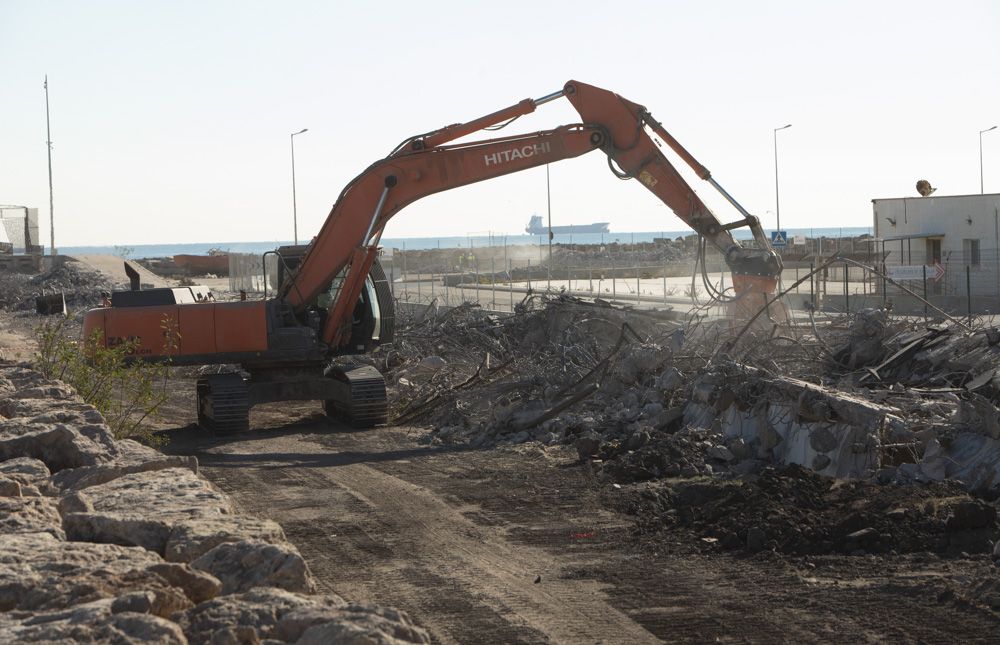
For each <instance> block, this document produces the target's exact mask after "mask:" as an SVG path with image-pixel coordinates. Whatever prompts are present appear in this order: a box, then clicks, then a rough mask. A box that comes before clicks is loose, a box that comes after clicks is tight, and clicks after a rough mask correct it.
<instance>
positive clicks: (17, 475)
mask: <svg viewBox="0 0 1000 645" xmlns="http://www.w3.org/2000/svg"><path fill="white" fill-rule="evenodd" d="M0 476H3V477H5V478H7V479H13V480H14V481H16V482H19V483H20V484H21V485H22V486H38V487H43V486H44V485H45V484H46V483H47V482H48V481H49V477H51V476H52V474H51V473H50V472H49V469H48V467H46V465H45V462H43V461H41V460H40V459H32V458H31V457H18V458H16V459H8V460H7V461H0Z"/></svg>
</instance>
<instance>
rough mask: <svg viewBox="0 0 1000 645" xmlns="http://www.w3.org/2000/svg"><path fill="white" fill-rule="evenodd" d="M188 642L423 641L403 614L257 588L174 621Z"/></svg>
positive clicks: (329, 598) (333, 598) (425, 638)
mask: <svg viewBox="0 0 1000 645" xmlns="http://www.w3.org/2000/svg"><path fill="white" fill-rule="evenodd" d="M176 618H177V621H178V623H179V624H180V625H181V627H182V628H183V630H184V633H185V634H186V635H187V637H188V639H189V640H190V642H192V643H237V642H239V643H253V642H261V641H265V640H271V641H272V642H286V643H299V644H302V645H304V644H307V643H323V644H327V643H358V644H361V643H365V644H369V643H370V644H381V643H385V644H392V643H429V642H430V638H429V637H428V635H427V633H426V632H425V631H424V630H422V629H420V628H419V627H417V626H415V625H414V624H413V622H412V621H411V620H410V618H409V617H408V616H407V615H406V614H405V613H403V612H400V611H397V610H395V609H387V608H377V607H372V606H369V605H361V604H350V605H348V604H346V603H344V601H343V600H341V599H340V598H338V597H336V596H319V597H316V596H313V597H308V598H306V597H302V596H296V595H294V594H291V593H288V592H286V591H282V590H280V589H264V588H258V589H254V590H252V591H249V592H246V593H242V594H235V595H229V596H221V597H219V598H216V599H215V600H212V601H210V602H206V603H202V604H200V605H198V606H197V607H194V608H193V609H189V610H187V611H185V612H183V613H181V614H179V615H178V616H177V617H176Z"/></svg>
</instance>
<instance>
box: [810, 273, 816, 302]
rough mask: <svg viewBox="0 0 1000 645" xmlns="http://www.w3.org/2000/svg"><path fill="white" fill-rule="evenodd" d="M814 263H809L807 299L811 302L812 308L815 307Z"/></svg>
mask: <svg viewBox="0 0 1000 645" xmlns="http://www.w3.org/2000/svg"><path fill="white" fill-rule="evenodd" d="M815 271H816V263H815V262H810V263H809V301H810V302H811V303H812V306H813V309H815V308H816V273H815Z"/></svg>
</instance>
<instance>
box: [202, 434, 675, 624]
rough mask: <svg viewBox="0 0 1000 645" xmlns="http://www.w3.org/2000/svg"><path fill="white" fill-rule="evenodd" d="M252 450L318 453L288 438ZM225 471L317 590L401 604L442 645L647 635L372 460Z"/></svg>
mask: <svg viewBox="0 0 1000 645" xmlns="http://www.w3.org/2000/svg"><path fill="white" fill-rule="evenodd" d="M275 444H280V446H279V445H275ZM246 446H247V444H241V445H240V448H241V449H242V448H245V447H246ZM253 447H254V451H255V452H260V453H266V452H269V451H274V452H276V453H277V452H283V453H298V454H302V453H307V452H317V453H318V452H321V451H322V449H321V448H320V447H319V446H317V445H315V444H314V443H312V442H308V441H301V440H296V439H294V438H291V437H283V438H280V439H279V438H275V439H272V440H268V441H264V442H254V444H253ZM207 468H208V469H211V466H208V467H207ZM224 470H225V472H224V473H220V475H222V478H221V479H220V481H219V483H220V484H221V485H223V486H224V487H225V488H230V489H231V491H230V492H232V493H233V494H234V495H236V497H237V500H238V501H242V502H244V503H248V504H250V505H252V506H254V507H256V508H251V509H249V510H253V511H255V512H258V513H261V512H263V513H264V514H267V515H269V516H271V517H274V518H275V519H277V520H278V521H279V522H281V523H282V524H283V526H284V527H285V530H286V532H288V533H289V538H290V539H291V540H292V541H293V542H295V543H296V544H297V545H298V546H299V548H300V549H301V550H302V552H303V555H305V557H306V559H307V560H308V561H309V562H310V565H311V566H312V567H313V569H314V572H315V573H316V574H317V576H318V577H319V578H320V580H321V581H322V583H323V585H324V586H325V587H327V588H328V589H330V590H332V591H335V592H337V593H340V594H342V595H344V596H345V597H348V598H351V599H352V600H369V601H379V602H390V603H395V604H398V605H400V606H402V607H403V608H410V609H411V611H413V613H414V614H416V615H418V616H419V617H420V620H421V621H422V622H423V623H424V624H425V626H427V627H428V628H429V629H430V630H431V631H432V633H434V635H435V637H436V638H437V639H438V640H440V641H442V642H470V641H472V640H482V639H484V638H485V639H487V640H490V641H500V640H502V641H519V642H558V643H584V642H587V643H612V642H615V643H620V642H629V643H648V642H658V639H656V638H655V637H654V636H653V635H652V634H650V633H649V632H648V631H646V630H645V629H643V628H642V627H641V626H640V625H639V624H638V623H636V622H635V621H634V620H632V618H630V617H629V616H627V615H626V614H624V613H622V612H621V611H619V610H617V609H615V608H614V607H613V606H612V605H611V604H610V603H609V602H608V598H607V596H606V595H605V593H604V590H603V586H602V585H600V584H599V583H596V582H594V581H590V580H579V579H566V578H564V577H563V564H562V563H560V562H559V561H558V560H557V559H556V558H554V557H553V555H552V554H550V553H548V552H547V551H545V550H543V549H541V548H538V547H533V546H525V545H518V544H514V543H512V542H511V541H509V540H508V539H507V536H506V535H505V532H504V531H502V530H500V529H498V528H497V527H492V526H485V527H484V526H480V525H478V524H476V523H475V522H473V521H472V520H470V519H469V517H467V515H466V513H470V511H474V509H470V508H463V507H461V506H456V505H454V504H450V503H448V502H446V501H444V500H442V499H441V498H440V497H438V496H437V495H435V494H434V493H433V492H431V491H429V490H428V489H426V488H423V487H421V486H418V485H415V484H412V483H410V482H407V481H405V480H403V479H400V478H398V477H394V476H392V475H390V474H387V473H385V472H382V471H380V470H378V469H376V468H373V467H370V466H368V465H365V464H361V463H353V464H346V465H338V466H326V467H323V466H319V467H302V466H301V465H300V464H290V465H287V466H286V465H283V464H280V463H279V462H271V463H264V464H260V465H259V466H258V467H250V468H244V467H241V468H232V469H230V468H226V469H224ZM236 480H238V481H236ZM317 491H327V492H328V493H329V495H328V503H326V504H323V505H321V506H317V505H316V503H315V502H316V496H317V495H316V494H317ZM470 514H472V515H474V512H472V513H470ZM374 570H377V575H373V574H374ZM359 574H360V575H359ZM538 577H540V582H538V583H536V582H535V580H536V578H538Z"/></svg>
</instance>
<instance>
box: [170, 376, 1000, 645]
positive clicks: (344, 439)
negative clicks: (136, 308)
mask: <svg viewBox="0 0 1000 645" xmlns="http://www.w3.org/2000/svg"><path fill="white" fill-rule="evenodd" d="M192 390H193V387H192V384H191V383H190V382H188V383H184V382H178V383H177V390H176V392H175V393H174V396H173V398H172V400H171V408H170V409H169V410H168V417H169V418H170V423H167V424H164V425H163V426H162V430H163V435H164V436H165V437H166V438H167V440H168V444H167V445H166V446H165V450H166V451H168V452H172V453H179V454H193V455H196V456H197V457H198V459H199V461H200V463H201V465H202V469H203V472H204V473H205V475H206V476H207V477H209V479H211V480H212V481H213V482H215V483H216V484H217V485H218V486H220V487H221V488H222V489H223V490H225V491H226V492H227V493H229V494H231V495H232V496H233V497H234V499H235V500H236V502H237V503H238V504H239V505H241V506H242V507H243V508H244V509H245V510H246V511H248V512H250V513H252V514H256V515H258V516H261V517H268V518H271V519H274V520H276V521H278V522H279V523H280V524H281V525H282V526H283V527H284V529H285V531H286V532H287V534H288V537H289V539H291V540H292V541H293V542H294V543H295V544H296V545H297V546H298V547H299V549H300V550H301V551H302V553H303V555H304V556H305V558H306V560H307V561H308V562H309V564H310V566H311V567H312V569H313V572H314V573H315V574H316V576H317V578H318V579H319V581H320V583H321V585H322V587H323V588H324V590H327V591H333V592H336V593H339V594H342V595H344V596H345V597H348V598H351V599H352V600H359V601H361V600H364V601H377V602H380V603H385V604H389V605H394V606H397V607H400V608H403V609H405V610H407V611H408V612H410V613H411V615H412V616H413V617H414V618H415V619H416V620H417V621H419V622H420V623H421V624H422V625H424V626H425V627H427V628H428V629H429V630H430V632H431V633H432V635H433V636H434V638H435V640H436V641H437V642H442V643H451V642H459V643H464V642H523V643H544V642H559V643H583V642H591V643H640V642H655V641H657V640H662V641H668V642H706V641H719V642H747V641H750V642H777V641H783V642H789V641H794V642H803V641H836V642H862V641H869V642H870V641H885V640H891V641H915V642H939V641H948V642H987V641H991V640H992V639H993V633H994V631H995V630H996V629H997V627H998V626H1000V619H998V617H997V613H996V612H995V608H996V607H997V605H996V603H995V600H996V598H995V594H996V591H995V590H996V586H997V585H996V584H995V580H996V578H997V574H996V570H995V568H994V566H993V565H992V563H991V562H990V559H989V557H988V555H986V554H982V555H971V556H962V555H959V556H957V557H954V558H950V559H940V558H939V557H938V556H935V555H933V554H930V553H917V554H910V555H891V554H889V555H880V556H873V555H865V556H841V555H831V556H813V557H798V556H787V555H778V554H775V553H772V552H763V553H760V554H757V555H754V556H747V555H738V554H737V555H734V554H730V553H722V552H716V551H714V550H711V549H708V550H706V549H705V548H704V547H705V544H706V543H705V542H704V541H702V540H700V539H699V538H698V537H697V536H695V535H694V534H691V533H687V532H684V531H683V530H680V529H677V530H675V531H663V532H658V533H655V534H648V533H643V532H641V531H638V530H637V529H636V525H635V523H634V520H633V517H632V516H631V515H628V514H626V513H624V512H620V511H619V510H618V509H621V508H623V507H624V506H625V505H626V503H627V499H629V497H630V495H632V494H633V493H632V492H631V491H629V490H628V487H623V488H616V487H613V486H607V485H601V484H599V483H598V482H597V481H596V480H595V479H594V477H593V475H592V467H591V466H590V465H589V464H581V463H579V462H578V460H577V457H576V455H575V453H572V454H571V452H570V451H569V450H568V449H566V448H562V447H557V448H548V449H542V448H540V447H537V446H528V445H525V446H518V447H506V448H494V449H489V450H475V449H469V448H467V447H442V446H429V445H426V444H424V443H421V442H420V441H419V439H420V437H421V436H423V434H424V431H422V430H421V429H419V428H405V427H398V428H381V429H374V430H365V431H354V430H351V429H349V428H347V427H345V426H343V425H340V424H339V423H337V422H335V421H331V420H328V419H327V418H325V417H323V416H322V415H321V414H319V413H318V411H317V408H318V405H316V404H311V403H304V404H281V405H277V404H276V405H269V406H262V407H260V408H258V409H255V411H254V415H253V419H252V424H253V427H254V430H253V431H251V432H249V433H246V434H242V435H237V436H231V437H217V436H212V435H210V434H207V433H205V432H203V431H202V430H200V429H198V428H197V427H196V426H195V425H194V424H193V420H194V417H193V412H192V411H193V409H194V400H193V395H192V394H191V391H192ZM984 585H985V586H984ZM972 589H978V590H979V592H980V595H979V597H977V594H976V593H971V591H970V590H972ZM991 604H992V605H993V607H992V608H991V606H990V605H991Z"/></svg>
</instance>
